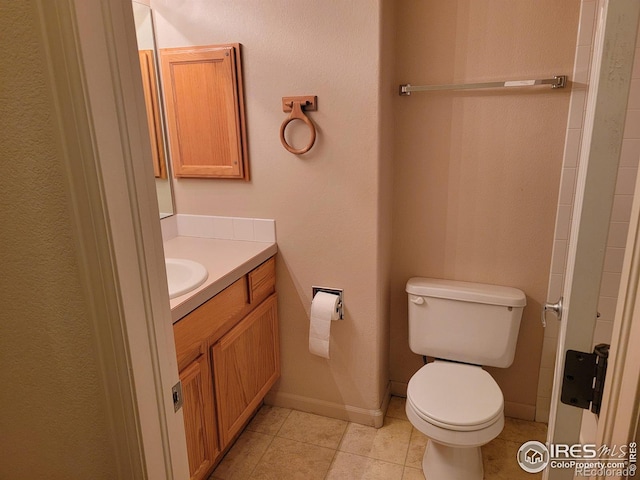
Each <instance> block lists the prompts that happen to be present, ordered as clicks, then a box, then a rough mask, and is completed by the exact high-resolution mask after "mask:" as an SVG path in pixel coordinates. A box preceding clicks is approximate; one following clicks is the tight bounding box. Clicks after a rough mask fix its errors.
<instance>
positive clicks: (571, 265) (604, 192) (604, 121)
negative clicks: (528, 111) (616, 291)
mask: <svg viewBox="0 0 640 480" xmlns="http://www.w3.org/2000/svg"><path fill="white" fill-rule="evenodd" d="M639 14H640V2H638V1H637V0H608V1H604V2H602V8H601V11H600V12H599V17H598V25H597V31H596V39H595V42H594V53H593V60H592V64H591V72H592V73H591V79H592V80H591V86H590V89H589V96H588V99H587V112H586V118H585V127H584V132H583V143H582V153H581V159H580V167H579V172H578V179H577V186H576V196H575V201H574V206H573V220H572V225H571V235H570V245H569V250H568V258H567V270H566V275H565V283H564V289H563V297H564V298H563V300H564V301H563V306H562V319H561V326H560V333H559V338H558V350H557V354H556V370H555V376H554V385H553V392H552V398H551V413H550V419H549V433H548V438H547V440H548V442H549V443H553V444H569V445H572V444H576V443H578V441H579V432H580V423H581V417H582V410H581V409H579V408H576V407H573V406H569V405H565V404H563V403H561V402H560V389H561V387H562V379H563V370H564V357H565V352H566V351H567V350H570V349H571V350H578V351H583V352H590V351H591V350H592V341H593V330H594V327H595V321H596V314H597V307H598V296H599V290H600V279H601V276H602V268H603V262H604V254H605V248H606V243H607V235H608V229H609V219H610V214H611V208H612V204H613V196H614V192H615V185H616V176H617V169H618V160H619V156H620V149H621V145H622V134H623V130H624V121H625V116H626V108H627V100H628V91H629V84H630V79H631V67H632V64H633V58H634V52H635V43H636V42H635V40H636V32H637V28H638V16H639ZM549 300H551V301H554V302H555V300H556V299H549ZM548 317H549V318H548V321H555V320H553V319H551V318H550V317H551V315H549V316H548ZM573 474H574V471H573V469H550V468H547V469H546V470H545V473H544V475H543V478H544V479H550V480H564V479H572V478H573Z"/></svg>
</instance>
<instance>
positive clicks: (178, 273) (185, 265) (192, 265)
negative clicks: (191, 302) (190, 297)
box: [164, 258, 209, 298]
mask: <svg viewBox="0 0 640 480" xmlns="http://www.w3.org/2000/svg"><path fill="white" fill-rule="evenodd" d="M164 261H165V263H166V265H167V281H168V283H169V298H176V297H179V296H180V295H184V294H185V293H187V292H190V291H191V290H194V289H196V288H198V287H199V286H200V285H202V284H203V283H204V282H205V280H206V279H207V277H209V272H207V269H206V268H205V267H204V266H203V265H201V264H200V263H198V262H194V261H193V260H186V259H184V258H165V259H164Z"/></svg>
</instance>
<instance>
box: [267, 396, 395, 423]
mask: <svg viewBox="0 0 640 480" xmlns="http://www.w3.org/2000/svg"><path fill="white" fill-rule="evenodd" d="M390 399H391V389H390V385H388V386H387V390H386V392H385V393H384V397H383V399H382V403H381V405H380V408H377V409H375V410H369V409H366V408H360V407H354V406H352V405H343V404H340V403H335V402H327V401H325V400H318V399H316V398H310V397H303V396H301V395H295V394H293V393H284V392H269V393H268V394H267V396H266V397H265V399H264V403H266V404H267V405H273V406H275V407H283V408H292V409H294V410H299V411H301V412H308V413H315V414H317V415H323V416H325V417H330V418H337V419H339V420H345V421H347V422H354V423H359V424H361V425H369V426H372V427H375V428H380V427H382V425H383V423H384V415H385V413H386V411H387V407H388V406H389V400H390Z"/></svg>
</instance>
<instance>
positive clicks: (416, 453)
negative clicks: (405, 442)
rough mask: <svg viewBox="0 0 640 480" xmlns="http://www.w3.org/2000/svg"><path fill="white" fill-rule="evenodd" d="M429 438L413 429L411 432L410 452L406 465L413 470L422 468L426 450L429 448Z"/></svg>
mask: <svg viewBox="0 0 640 480" xmlns="http://www.w3.org/2000/svg"><path fill="white" fill-rule="evenodd" d="M427 441H428V439H427V436H426V435H425V434H423V433H422V432H420V431H419V430H416V429H415V428H413V429H412V430H411V439H410V440H409V451H408V452H407V459H406V460H405V462H404V464H405V465H406V466H407V467H411V468H419V469H421V468H422V459H423V458H424V450H425V448H427Z"/></svg>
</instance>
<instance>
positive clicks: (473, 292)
mask: <svg viewBox="0 0 640 480" xmlns="http://www.w3.org/2000/svg"><path fill="white" fill-rule="evenodd" d="M406 290H407V293H408V295H409V347H410V348H411V350H412V351H413V352H415V353H418V354H420V355H428V356H430V357H436V358H444V359H447V360H455V361H458V362H465V363H473V364H476V365H485V366H492V367H501V368H506V367H508V366H510V365H511V364H512V363H513V357H514V355H515V351H516V342H517V340H518V331H519V330H520V319H521V318H522V310H523V309H524V307H525V305H526V304H527V301H526V297H525V294H524V292H522V291H521V290H518V289H517V288H511V287H501V286H498V285H485V284H481V283H470V282H459V281H454V280H440V279H435V278H421V277H414V278H411V279H410V280H409V281H408V282H407V288H406Z"/></svg>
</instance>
